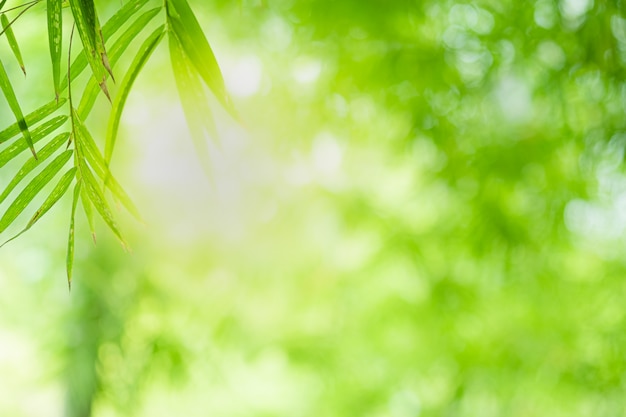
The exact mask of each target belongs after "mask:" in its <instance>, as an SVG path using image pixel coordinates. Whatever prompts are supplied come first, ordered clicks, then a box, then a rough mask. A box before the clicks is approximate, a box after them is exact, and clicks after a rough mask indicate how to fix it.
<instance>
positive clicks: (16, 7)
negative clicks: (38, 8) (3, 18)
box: [1, 0, 42, 13]
mask: <svg viewBox="0 0 626 417" xmlns="http://www.w3.org/2000/svg"><path fill="white" fill-rule="evenodd" d="M40 1H42V0H32V1H29V2H28V3H24V4H20V5H19V6H14V7H11V8H10V9H6V10H3V11H2V12H1V13H6V12H10V11H13V10H17V9H21V8H22V7H26V6H33V3H35V4H36V3H39V2H40Z"/></svg>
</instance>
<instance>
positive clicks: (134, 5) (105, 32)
mask: <svg viewBox="0 0 626 417" xmlns="http://www.w3.org/2000/svg"><path fill="white" fill-rule="evenodd" d="M148 1H149V0H130V1H128V2H126V3H125V4H124V5H123V6H122V7H121V8H120V9H119V10H118V11H117V12H116V13H115V14H114V15H113V16H112V17H111V18H110V19H109V20H108V21H107V22H106V23H105V24H104V26H102V36H104V40H105V41H107V40H108V39H109V38H110V37H111V36H113V35H114V34H115V33H116V32H117V31H118V30H119V29H120V28H121V27H122V25H123V24H124V23H126V22H127V21H128V19H130V18H131V17H132V16H133V15H134V14H135V13H136V12H137V11H138V10H139V9H141V8H142V7H143V6H145V5H146V3H148ZM85 68H87V57H86V54H85V50H84V49H83V50H82V51H81V52H80V53H79V54H78V56H77V57H76V58H75V59H74V62H72V65H71V71H70V72H71V74H72V80H74V79H75V78H76V77H78V76H79V75H80V74H81V73H82V72H83V70H84V69H85ZM66 88H67V75H66V76H65V79H64V81H62V82H61V91H64V90H65V89H66Z"/></svg>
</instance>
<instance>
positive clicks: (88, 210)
mask: <svg viewBox="0 0 626 417" xmlns="http://www.w3.org/2000/svg"><path fill="white" fill-rule="evenodd" d="M80 201H81V203H82V204H83V210H84V211H85V216H86V217H87V223H89V230H90V231H91V237H92V238H93V241H94V243H95V241H96V222H95V219H94V216H93V209H92V206H91V201H89V196H87V192H86V191H85V189H84V188H83V189H82V190H81V191H80Z"/></svg>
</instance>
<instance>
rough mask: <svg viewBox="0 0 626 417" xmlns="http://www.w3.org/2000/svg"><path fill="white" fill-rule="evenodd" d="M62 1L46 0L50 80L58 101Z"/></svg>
mask: <svg viewBox="0 0 626 417" xmlns="http://www.w3.org/2000/svg"><path fill="white" fill-rule="evenodd" d="M61 4H62V0H48V43H49V46H50V59H51V60H52V79H53V82H54V94H55V96H56V99H57V100H58V99H59V94H60V92H61V89H60V82H61V49H62V45H63V44H62V40H63V10H62V7H61Z"/></svg>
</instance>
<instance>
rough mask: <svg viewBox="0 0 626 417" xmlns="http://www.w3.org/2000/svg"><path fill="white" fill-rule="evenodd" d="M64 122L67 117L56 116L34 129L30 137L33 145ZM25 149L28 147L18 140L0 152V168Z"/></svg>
mask: <svg viewBox="0 0 626 417" xmlns="http://www.w3.org/2000/svg"><path fill="white" fill-rule="evenodd" d="M66 121H67V116H56V117H54V118H52V119H50V120H48V121H47V122H45V123H44V124H42V125H41V126H39V127H38V128H36V129H34V130H33V135H32V140H33V143H37V142H39V141H40V140H41V139H43V138H45V137H47V136H48V135H49V134H51V133H52V132H54V131H55V130H57V129H58V128H59V127H61V126H62V125H63V124H64V123H65V122H66ZM27 147H28V145H26V143H24V141H21V140H18V141H16V142H13V143H12V144H11V145H9V146H8V147H6V148H5V149H3V150H2V152H0V168H2V167H3V166H4V165H6V163H7V162H9V161H10V160H12V159H13V158H15V157H16V156H17V155H19V154H20V153H22V152H23V151H24V150H25V149H26V148H27Z"/></svg>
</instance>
